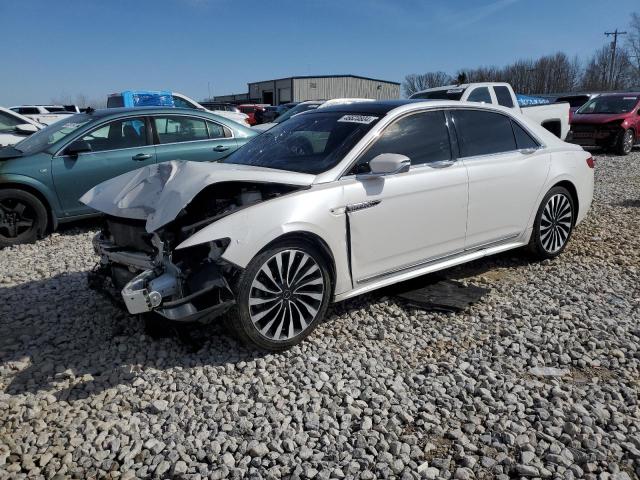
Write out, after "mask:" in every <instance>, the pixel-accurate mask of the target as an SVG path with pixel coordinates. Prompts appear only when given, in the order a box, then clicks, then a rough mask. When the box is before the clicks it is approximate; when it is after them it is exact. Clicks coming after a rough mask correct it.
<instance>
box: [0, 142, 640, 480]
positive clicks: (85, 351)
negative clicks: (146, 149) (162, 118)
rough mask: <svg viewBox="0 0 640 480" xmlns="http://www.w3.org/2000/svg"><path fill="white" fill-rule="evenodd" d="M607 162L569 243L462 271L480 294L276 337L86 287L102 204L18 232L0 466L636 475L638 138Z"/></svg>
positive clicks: (141, 473) (180, 472) (188, 472)
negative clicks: (79, 219)
mask: <svg viewBox="0 0 640 480" xmlns="http://www.w3.org/2000/svg"><path fill="white" fill-rule="evenodd" d="M596 176H597V187H596V188H597V192H596V199H595V204H594V207H593V209H592V211H591V213H590V214H589V217H588V219H587V220H586V221H585V222H584V223H583V224H582V225H581V226H580V227H579V228H578V229H577V231H576V232H575V236H574V237H573V239H572V241H571V244H570V246H569V248H568V250H567V251H566V252H565V253H564V254H563V255H562V256H561V257H560V258H558V259H556V260H554V261H552V262H548V261H547V262H543V263H529V262H528V260H527V259H526V258H524V257H522V256H521V255H519V254H518V253H513V252H512V253H509V254H507V255H502V256H499V257H495V258H490V259H485V260H483V261H479V262H475V263H473V264H470V265H467V266H464V267H461V268H458V269H455V270H453V271H449V272H448V275H449V276H451V277H452V278H457V279H463V280H464V281H466V282H470V283H473V284H477V285H482V286H489V287H490V288H491V289H492V292H491V293H490V294H489V295H488V296H486V297H485V298H484V299H483V300H482V301H481V302H480V303H478V304H476V305H475V306H473V307H472V308H470V309H469V310H468V311H466V312H464V313H462V314H440V313H425V312H423V311H421V310H418V309H414V308H411V307H407V306H404V305H403V304H401V303H400V302H397V301H395V300H393V299H392V298H389V297H386V296H385V292H381V293H377V294H374V295H369V296H366V297H363V298H358V299H355V300H353V301H349V302H348V303H346V304H342V305H337V306H335V307H334V308H333V310H332V312H331V314H330V316H329V318H328V319H327V321H326V322H325V323H324V324H323V325H321V326H320V327H319V328H318V329H317V330H316V332H315V333H314V334H313V335H312V336H311V337H310V338H309V339H308V340H307V341H306V342H304V343H303V344H302V345H301V346H299V347H296V348H293V349H292V350H290V351H288V352H285V353H279V354H261V353H258V352H253V351H249V350H247V349H245V348H243V347H241V346H239V345H238V344H237V343H236V342H235V341H234V340H233V339H232V338H230V337H228V336H227V335H226V334H225V331H224V330H223V329H222V328H221V327H220V326H218V325H216V324H214V325H210V326H207V327H204V328H200V329H197V330H195V331H194V332H193V336H194V338H195V340H196V341H200V342H201V343H202V348H201V349H199V350H198V351H195V352H194V351H193V348H190V347H189V345H185V344H184V343H182V342H181V341H180V340H179V339H177V338H176V337H175V336H170V337H168V338H164V339H159V340H154V339H152V338H150V337H149V336H147V335H145V334H144V329H143V327H142V325H141V323H140V321H139V320H138V319H136V318H134V317H130V316H127V315H124V314H123V313H122V312H121V311H119V310H117V309H116V308H114V307H113V306H112V305H111V304H110V303H108V302H107V301H105V300H103V299H102V298H101V297H99V296H97V295H96V294H95V293H93V292H92V291H90V290H88V289H87V287H86V286H85V282H86V272H87V270H89V269H90V268H91V267H92V265H93V263H94V261H95V259H94V257H93V254H92V250H91V246H90V238H91V236H92V231H91V230H92V229H95V227H96V226H95V224H90V225H89V226H88V227H87V226H84V227H83V228H77V227H75V228H66V229H64V230H62V232H61V233H57V234H54V235H52V236H50V237H48V238H46V239H44V240H41V241H39V242H38V243H37V244H35V245H24V246H20V247H16V248H10V249H6V250H4V251H0V266H1V269H0V479H4V478H26V477H30V478H51V477H53V478H69V477H72V478H121V479H130V478H135V477H139V478H149V477H156V478H194V479H195V478H225V477H230V478H245V477H246V478H283V477H289V478H319V479H324V478H362V479H373V478H403V479H404V478H407V479H408V478H455V479H472V478H504V479H507V478H518V477H525V478H529V477H539V478H563V479H571V478H587V479H608V478H609V479H629V478H638V475H639V474H640V409H639V406H638V390H639V387H640V371H639V367H640V353H639V341H640V322H639V320H640V239H639V235H638V233H639V232H640V152H638V151H636V152H635V153H634V154H632V155H631V156H628V157H625V158H622V157H602V156H601V157H598V166H597V170H596Z"/></svg>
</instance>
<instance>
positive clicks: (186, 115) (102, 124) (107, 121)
mask: <svg viewBox="0 0 640 480" xmlns="http://www.w3.org/2000/svg"><path fill="white" fill-rule="evenodd" d="M195 112H198V110H195ZM167 115H171V116H181V117H195V118H198V119H200V120H204V121H205V124H206V122H207V121H209V122H212V123H215V124H217V125H222V127H223V128H224V127H225V125H224V124H220V123H218V122H216V121H215V120H212V119H210V118H207V117H203V116H200V115H191V114H186V113H182V112H180V113H170V114H169V113H147V114H143V115H142V118H144V117H148V118H149V119H150V120H153V118H152V117H159V116H167ZM140 117H141V115H140V114H133V113H132V114H131V115H126V116H124V117H118V118H112V119H110V120H105V121H103V122H102V123H98V124H97V125H95V128H93V129H91V130H89V131H88V132H87V133H85V134H82V135H87V134H88V133H91V132H94V131H95V130H97V129H98V128H101V127H102V126H104V125H106V124H107V123H109V122H115V121H118V120H124V119H127V118H140ZM152 128H155V126H153V127H152ZM227 128H229V130H231V136H230V137H221V138H203V139H202V140H189V141H187V142H171V143H150V144H147V145H143V146H141V147H127V148H116V149H113V150H101V151H99V152H86V153H83V155H86V154H89V153H103V152H118V151H121V150H131V149H133V148H144V147H156V146H158V145H178V144H180V145H182V144H185V143H193V142H206V141H213V140H233V139H235V138H236V136H235V132H234V131H233V129H232V128H231V127H227ZM208 134H209V129H208V128H207V135H208ZM78 138H81V137H80V136H77V137H75V138H73V139H72V140H70V141H69V142H67V143H65V144H64V145H63V146H62V147H61V148H59V149H58V150H56V153H54V154H53V158H57V157H59V158H66V157H68V156H69V155H60V152H62V151H63V150H64V149H65V148H67V147H68V146H69V145H71V144H72V143H73V142H75V141H76V140H78Z"/></svg>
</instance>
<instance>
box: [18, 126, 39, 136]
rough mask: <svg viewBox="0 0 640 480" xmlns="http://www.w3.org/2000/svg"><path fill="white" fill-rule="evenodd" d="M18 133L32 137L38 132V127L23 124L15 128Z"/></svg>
mask: <svg viewBox="0 0 640 480" xmlns="http://www.w3.org/2000/svg"><path fill="white" fill-rule="evenodd" d="M15 129H16V133H22V134H23V135H31V134H32V133H36V132H37V131H38V127H36V126H35V125H32V124H30V123H21V124H20V125H16V126H15Z"/></svg>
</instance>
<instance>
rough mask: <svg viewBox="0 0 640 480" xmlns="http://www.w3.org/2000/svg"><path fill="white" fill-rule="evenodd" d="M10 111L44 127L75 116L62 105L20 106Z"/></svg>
mask: <svg viewBox="0 0 640 480" xmlns="http://www.w3.org/2000/svg"><path fill="white" fill-rule="evenodd" d="M10 110H13V111H14V112H16V113H19V114H20V115H24V116H25V117H27V118H30V119H32V120H35V121H36V122H38V123H42V124H44V125H51V124H52V123H55V122H57V121H58V120H62V119H64V118H69V116H70V115H73V112H69V111H67V110H66V109H65V107H64V106H62V105H18V106H15V107H11V108H10Z"/></svg>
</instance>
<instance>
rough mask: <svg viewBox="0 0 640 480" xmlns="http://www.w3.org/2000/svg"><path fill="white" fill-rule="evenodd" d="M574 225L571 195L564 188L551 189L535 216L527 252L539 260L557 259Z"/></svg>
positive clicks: (573, 208)
mask: <svg viewBox="0 0 640 480" xmlns="http://www.w3.org/2000/svg"><path fill="white" fill-rule="evenodd" d="M574 223H575V207H574V203H573V198H572V197H571V194H570V193H569V191H568V190H567V189H566V188H564V187H553V188H552V189H551V190H549V192H547V194H546V195H545V196H544V198H543V199H542V203H541V204H540V208H539V209H538V213H537V214H536V218H535V222H534V224H533V232H532V234H531V240H530V241H529V250H530V251H531V252H532V253H533V254H534V255H535V256H536V257H538V258H539V259H541V260H545V259H548V258H554V257H557V256H558V255H560V254H561V253H562V251H563V250H564V249H565V247H566V246H567V243H568V242H569V238H570V237H571V232H572V231H573V225H574Z"/></svg>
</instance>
